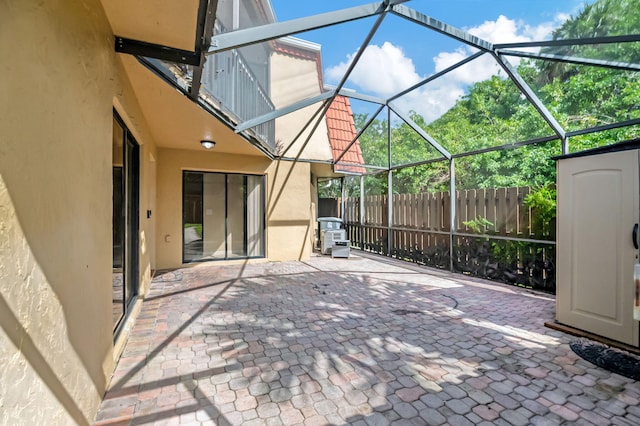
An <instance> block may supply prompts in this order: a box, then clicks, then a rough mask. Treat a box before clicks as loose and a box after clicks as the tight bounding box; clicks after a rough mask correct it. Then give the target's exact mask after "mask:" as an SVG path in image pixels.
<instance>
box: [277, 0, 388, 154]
mask: <svg viewBox="0 0 640 426" xmlns="http://www.w3.org/2000/svg"><path fill="white" fill-rule="evenodd" d="M388 1H391V0H386V1H385V2H383V3H381V7H383V11H382V13H380V14H379V16H378V18H377V19H376V22H375V23H374V24H373V27H371V29H370V30H369V33H368V34H367V36H366V37H365V39H364V41H363V42H362V44H361V45H360V48H359V49H358V51H357V52H356V54H355V56H354V57H353V60H352V61H351V63H350V64H349V67H348V68H347V71H346V72H345V74H344V76H343V77H342V80H340V83H338V85H337V86H336V88H335V92H334V94H333V96H331V97H330V98H329V99H327V100H326V101H325V104H324V105H323V106H322V108H321V109H320V111H321V113H320V116H319V117H318V119H317V121H316V123H315V125H314V126H313V129H312V130H311V133H309V136H308V137H307V140H306V141H305V142H304V144H303V145H302V147H300V152H299V153H298V155H297V156H296V157H299V156H300V155H302V151H303V150H304V148H305V147H306V146H307V144H308V143H309V141H310V140H311V136H313V133H314V132H315V131H316V129H317V128H318V126H319V125H320V121H321V120H322V118H323V117H324V116H325V114H326V113H327V110H328V109H329V107H330V106H331V103H332V102H333V100H334V99H335V98H336V96H337V94H338V93H339V92H340V90H342V88H343V87H344V85H345V83H346V82H347V80H348V79H349V76H350V75H351V73H352V72H353V69H354V68H355V67H356V65H357V63H358V61H359V60H360V58H361V57H362V55H363V54H364V51H365V50H366V48H367V46H368V45H369V42H370V41H371V39H373V36H374V35H375V33H376V32H377V31H378V28H380V24H382V21H383V20H384V18H385V16H386V14H387V11H388V7H389V6H388ZM307 126H308V123H307ZM294 142H295V140H294ZM292 146H293V142H292V143H291V144H290V145H289V146H288V147H287V149H286V150H285V151H284V152H283V153H282V155H285V154H286V153H287V151H288V150H289V149H290V148H291V147H292Z"/></svg>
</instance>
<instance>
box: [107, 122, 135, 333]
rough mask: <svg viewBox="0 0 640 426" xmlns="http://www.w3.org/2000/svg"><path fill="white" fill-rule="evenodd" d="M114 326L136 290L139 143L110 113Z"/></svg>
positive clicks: (129, 304)
mask: <svg viewBox="0 0 640 426" xmlns="http://www.w3.org/2000/svg"><path fill="white" fill-rule="evenodd" d="M112 153H113V228H112V229H113V276H112V306H113V329H114V332H117V330H118V329H119V327H120V325H121V324H122V322H123V319H124V318H125V317H126V315H127V313H128V312H129V308H130V306H131V303H132V302H133V300H134V299H135V297H136V295H137V293H138V227H139V226H138V212H139V161H140V160H139V147H138V144H137V143H136V141H135V139H133V136H132V135H131V133H129V131H128V129H127V127H126V126H125V125H124V123H123V122H122V120H121V119H120V117H118V116H117V114H115V113H114V117H113V143H112Z"/></svg>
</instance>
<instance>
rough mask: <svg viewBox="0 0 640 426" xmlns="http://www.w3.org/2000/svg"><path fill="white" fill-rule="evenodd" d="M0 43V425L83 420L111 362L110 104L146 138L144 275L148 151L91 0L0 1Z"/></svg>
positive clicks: (146, 232) (145, 232)
mask: <svg viewBox="0 0 640 426" xmlns="http://www.w3.org/2000/svg"><path fill="white" fill-rule="evenodd" d="M0 51H1V52H3V60H2V61H1V62H0V73H1V74H2V78H0V93H2V96H1V97H0V128H2V132H1V134H0V365H2V368H0V384H1V385H0V424H11V425H21V424H25V425H33V424H48V425H57V424H81V425H82V424H85V425H88V424H91V423H92V421H93V418H94V416H95V413H96V411H97V408H98V405H99V403H100V401H101V399H102V396H103V393H104V391H105V388H106V385H107V382H108V379H109V377H110V375H111V372H112V369H113V365H114V345H113V333H112V306H111V299H112V294H111V291H112V290H111V259H112V247H111V246H112V236H111V233H112V199H111V197H112V177H111V176H112V172H111V167H112V165H111V158H112V155H111V149H112V148H111V138H112V117H113V112H112V111H113V107H114V105H115V107H116V108H117V109H118V111H119V113H120V114H121V115H122V117H123V119H124V120H125V122H126V123H127V125H128V126H129V127H130V130H132V132H133V133H134V135H135V136H136V138H137V139H138V142H139V143H141V144H144V145H143V146H142V147H141V156H142V158H144V159H145V160H144V161H143V162H142V165H141V175H142V176H141V180H142V185H141V190H142V192H141V203H140V204H141V218H140V224H141V265H140V270H141V274H143V275H144V280H143V282H145V283H148V281H149V279H148V276H149V273H150V268H151V261H152V258H153V252H152V250H151V248H152V247H153V223H152V221H147V219H146V215H145V214H144V212H146V210H147V209H153V208H154V207H153V199H154V197H155V195H154V194H153V191H154V189H153V188H154V170H153V164H152V162H151V161H149V159H151V158H152V156H153V155H154V148H153V144H152V141H151V140H150V139H149V138H148V136H147V133H148V132H147V130H146V129H145V126H144V120H143V119H142V114H141V113H140V112H139V110H137V105H136V100H135V97H134V96H133V95H132V94H131V88H130V87H129V85H128V83H127V81H126V77H125V76H124V75H123V74H122V68H121V65H120V63H119V60H118V59H117V55H116V54H115V53H114V49H113V34H112V33H111V29H110V26H109V24H108V22H107V20H106V18H105V16H104V13H103V11H102V6H101V4H100V3H99V1H97V0H83V1H79V0H48V1H46V2H36V1H25V0H19V1H18V0H15V1H13V0H8V1H2V2H0ZM131 117H137V118H136V119H132V118H131ZM147 189H149V190H147Z"/></svg>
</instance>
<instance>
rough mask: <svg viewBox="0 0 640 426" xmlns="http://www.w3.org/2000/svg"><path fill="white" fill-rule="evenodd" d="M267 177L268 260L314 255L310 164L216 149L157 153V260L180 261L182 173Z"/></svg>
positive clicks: (167, 264)
mask: <svg viewBox="0 0 640 426" xmlns="http://www.w3.org/2000/svg"><path fill="white" fill-rule="evenodd" d="M183 170H193V171H203V172H226V173H244V174H256V175H265V176H266V181H267V193H266V198H267V206H266V218H267V253H266V257H267V258H268V259H270V260H292V259H304V258H307V257H309V256H310V254H311V245H310V240H309V237H308V235H309V232H312V231H311V230H310V226H311V215H310V204H311V198H310V192H309V184H310V167H309V164H303V163H297V164H296V165H295V166H293V163H290V162H273V163H272V162H271V161H270V160H269V159H267V158H264V157H252V156H243V155H232V154H219V153H216V152H215V151H187V150H173V149H160V150H159V151H158V188H159V190H158V199H157V210H158V215H157V221H158V222H157V239H156V241H157V248H156V253H157V264H158V268H159V269H164V268H175V267H179V266H181V265H182V171H183Z"/></svg>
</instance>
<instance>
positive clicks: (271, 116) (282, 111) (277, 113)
mask: <svg viewBox="0 0 640 426" xmlns="http://www.w3.org/2000/svg"><path fill="white" fill-rule="evenodd" d="M334 94H335V92H334V91H330V92H324V93H321V94H319V95H318V96H314V97H313V98H308V99H303V100H301V101H299V102H296V103H293V104H291V105H289V106H286V107H283V108H279V109H276V110H274V111H271V112H268V113H266V114H263V115H260V116H258V117H255V118H252V119H250V120H246V121H243V122H242V123H240V124H238V125H237V126H236V130H235V131H236V133H239V132H242V131H244V130H247V129H250V128H252V127H255V126H258V125H260V124H262V123H266V122H267V121H271V120H275V119H276V118H278V117H282V116H283V115H287V114H290V113H292V112H294V111H297V110H299V109H302V108H305V107H308V106H310V105H313V104H315V103H318V102H321V101H324V100H325V99H329V98H330V97H332V96H334Z"/></svg>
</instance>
